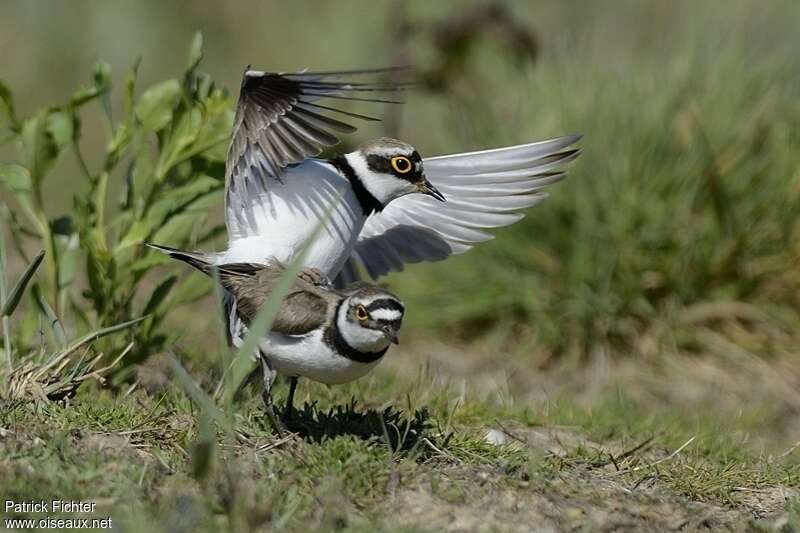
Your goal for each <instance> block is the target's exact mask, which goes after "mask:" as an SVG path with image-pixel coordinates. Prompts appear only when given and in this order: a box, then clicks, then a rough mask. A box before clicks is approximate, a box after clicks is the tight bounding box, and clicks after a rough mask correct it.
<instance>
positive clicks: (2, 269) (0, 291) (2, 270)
mask: <svg viewBox="0 0 800 533" xmlns="http://www.w3.org/2000/svg"><path fill="white" fill-rule="evenodd" d="M7 284H8V278H7V277H6V240H5V232H4V231H3V230H0V302H5V301H6V290H7V289H8V286H7ZM0 322H2V326H3V350H4V351H5V353H6V361H7V363H8V371H9V373H10V372H11V371H12V370H13V365H12V364H11V327H10V325H9V320H8V317H7V316H0Z"/></svg>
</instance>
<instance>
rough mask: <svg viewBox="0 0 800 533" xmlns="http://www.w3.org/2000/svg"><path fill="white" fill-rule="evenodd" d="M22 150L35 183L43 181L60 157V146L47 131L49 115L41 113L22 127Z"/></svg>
mask: <svg viewBox="0 0 800 533" xmlns="http://www.w3.org/2000/svg"><path fill="white" fill-rule="evenodd" d="M22 149H23V153H24V155H25V166H26V167H27V168H28V170H29V171H30V174H31V177H32V178H33V182H34V183H37V182H39V181H41V179H42V178H43V177H44V175H45V174H46V173H47V171H48V170H50V168H51V167H52V165H53V162H54V161H55V159H56V157H57V156H58V146H57V145H56V143H55V141H54V140H53V137H52V135H51V134H50V132H48V131H47V115H46V114H45V113H39V114H38V115H36V116H35V117H32V118H29V119H28V120H26V121H25V123H24V124H23V125H22Z"/></svg>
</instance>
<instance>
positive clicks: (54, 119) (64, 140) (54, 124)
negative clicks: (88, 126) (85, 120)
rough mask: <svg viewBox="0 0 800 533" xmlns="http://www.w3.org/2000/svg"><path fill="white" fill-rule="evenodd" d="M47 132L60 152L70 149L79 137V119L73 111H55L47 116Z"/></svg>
mask: <svg viewBox="0 0 800 533" xmlns="http://www.w3.org/2000/svg"><path fill="white" fill-rule="evenodd" d="M46 127H47V132H48V133H49V134H50V136H51V137H52V139H53V142H55V144H56V147H57V149H58V150H59V151H63V150H64V149H66V148H69V147H70V146H71V145H72V143H73V141H74V140H75V139H76V138H77V136H78V130H79V123H78V117H77V116H76V115H74V114H73V113H72V112H71V111H55V112H53V113H50V114H49V115H48V116H47V126H46Z"/></svg>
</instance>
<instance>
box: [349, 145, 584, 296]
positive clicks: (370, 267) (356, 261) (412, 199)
mask: <svg viewBox="0 0 800 533" xmlns="http://www.w3.org/2000/svg"><path fill="white" fill-rule="evenodd" d="M580 138H581V136H580V135H569V136H565V137H558V138H555V139H548V140H545V141H539V142H534V143H528V144H522V145H519V146H509V147H504V148H497V149H493V150H483V151H479V152H468V153H464V154H453V155H446V156H439V157H432V158H427V159H424V160H423V165H424V168H425V173H426V175H427V177H428V179H429V180H430V182H431V183H432V184H433V185H434V186H435V187H436V188H437V189H438V190H439V191H441V192H442V194H444V196H445V198H446V199H447V201H446V202H445V203H443V204H442V203H440V202H438V201H436V200H434V199H433V198H430V197H429V196H423V195H419V194H412V195H408V196H404V197H402V198H399V199H397V200H394V201H392V202H391V203H390V204H389V205H388V206H386V208H385V209H384V210H383V211H381V212H380V213H375V214H373V215H372V216H371V217H370V218H369V219H367V222H366V224H365V225H364V228H363V230H362V231H361V234H360V236H359V239H358V241H357V243H356V246H355V249H354V250H353V254H352V255H351V257H350V258H349V259H348V261H347V263H346V264H345V267H344V269H343V275H342V276H341V277H340V279H338V280H337V282H338V283H340V284H341V283H342V282H343V281H345V280H346V281H348V282H352V281H353V280H354V279H356V277H357V272H358V270H359V268H361V269H364V270H365V271H366V272H367V274H368V275H369V276H370V277H372V278H377V277H379V276H382V275H384V274H387V273H389V272H392V271H400V270H403V267H404V265H405V264H406V263H418V262H421V261H441V260H442V259H445V258H447V257H449V256H451V255H453V254H460V253H463V252H466V251H467V250H469V249H470V248H472V247H473V246H474V245H475V244H477V243H480V242H484V241H487V240H489V239H491V238H493V236H492V235H491V234H490V233H487V232H486V231H483V230H485V229H489V228H497V227H501V226H507V225H509V224H513V223H514V222H517V221H518V220H520V219H521V218H522V217H523V216H525V214H524V212H523V211H524V210H525V209H527V208H529V207H532V206H534V205H536V204H538V203H539V202H541V201H542V200H544V199H545V198H546V197H547V193H545V192H542V189H543V188H544V187H547V186H548V185H551V184H553V183H556V182H558V181H560V180H562V179H563V178H564V176H565V173H564V172H563V171H561V168H562V167H563V166H564V165H566V164H567V163H569V162H571V161H573V160H574V159H576V158H577V157H578V156H579V155H580V150H579V149H575V148H572V149H569V147H570V146H572V145H574V144H575V143H576V142H577V141H578V140H579V139H580Z"/></svg>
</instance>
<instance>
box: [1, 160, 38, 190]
mask: <svg viewBox="0 0 800 533" xmlns="http://www.w3.org/2000/svg"><path fill="white" fill-rule="evenodd" d="M0 185H3V186H4V187H5V188H6V189H8V190H9V191H11V192H12V193H14V194H15V195H16V194H20V193H24V194H27V193H30V192H31V187H32V186H33V184H32V183H31V174H30V172H28V169H27V168H25V167H23V166H22V165H16V164H14V163H11V164H7V165H0Z"/></svg>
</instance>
